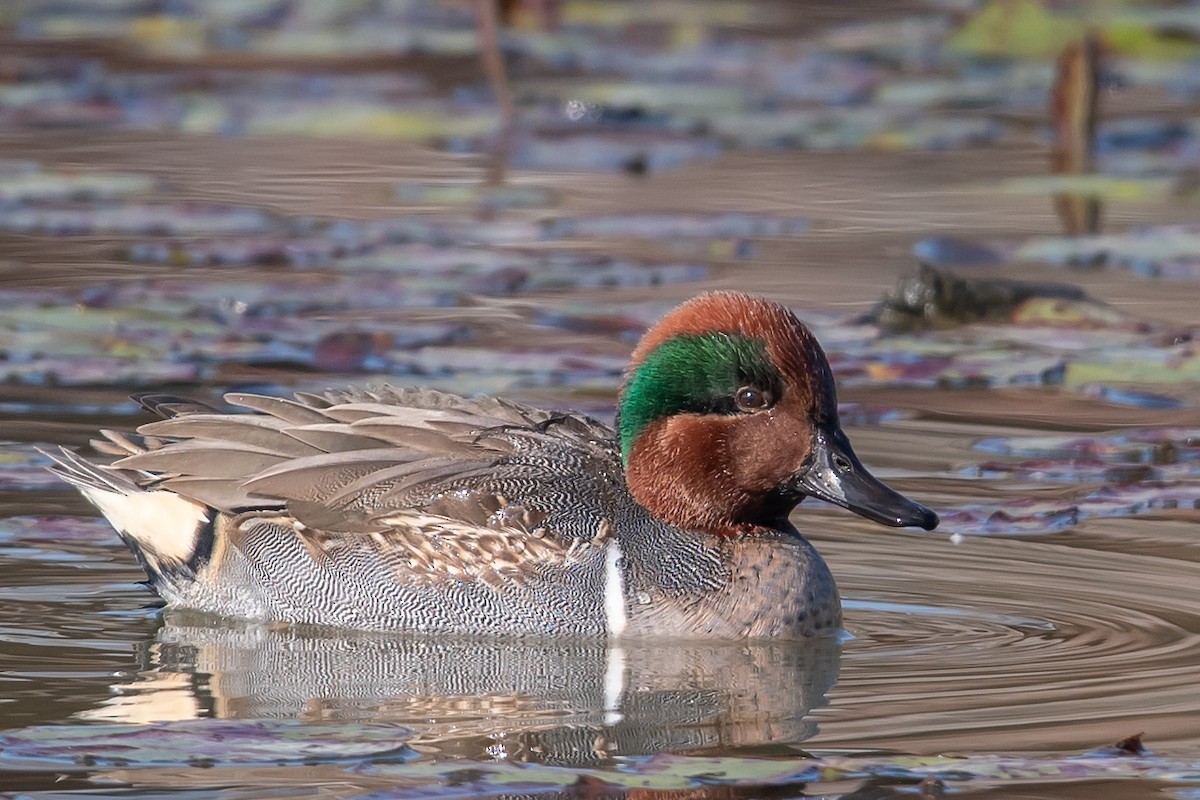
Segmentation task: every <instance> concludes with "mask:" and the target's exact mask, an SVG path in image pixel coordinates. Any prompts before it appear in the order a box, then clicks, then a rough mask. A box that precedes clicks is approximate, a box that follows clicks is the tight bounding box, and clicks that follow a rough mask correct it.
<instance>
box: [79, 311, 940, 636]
mask: <svg viewBox="0 0 1200 800" xmlns="http://www.w3.org/2000/svg"><path fill="white" fill-rule="evenodd" d="M227 399H228V400H229V401H230V402H231V403H234V404H236V405H239V406H242V407H245V408H249V409H252V410H253V411H255V412H256V413H253V414H237V415H235V414H225V413H220V412H216V411H213V410H211V409H208V408H205V407H200V406H196V405H195V404H189V403H186V402H185V401H179V400H177V399H175V398H169V399H165V398H162V397H151V398H144V402H145V404H146V405H147V406H148V407H150V408H152V409H153V410H155V411H158V412H159V413H161V414H162V415H163V416H165V417H168V419H166V420H164V421H160V422H156V423H153V424H150V425H144V426H142V427H141V428H139V433H140V434H141V435H139V436H126V435H121V434H117V433H106V434H105V435H106V436H107V441H105V442H101V443H99V444H100V446H101V449H104V450H106V451H107V452H110V453H113V454H116V455H121V456H123V457H122V458H121V459H120V460H118V461H117V462H116V463H115V464H113V465H112V467H102V466H98V465H95V464H92V463H90V462H88V461H86V460H84V459H82V458H81V457H79V456H77V455H75V454H73V453H70V452H67V451H64V453H63V454H62V455H61V456H60V457H59V458H58V465H57V466H56V471H57V472H58V474H60V475H61V476H62V477H64V478H65V479H66V480H68V481H70V482H72V483H74V484H75V485H76V486H78V487H79V488H80V489H81V490H82V491H83V493H84V495H85V496H87V497H88V499H90V500H91V501H92V502H94V503H95V504H96V505H97V506H98V507H99V508H100V509H101V511H102V512H103V513H104V514H105V516H106V517H108V518H109V520H110V521H111V522H112V523H113V525H114V526H115V527H116V528H117V530H118V531H120V532H121V534H122V536H123V537H124V538H125V540H126V542H128V543H129V545H130V547H131V548H132V549H133V550H134V552H135V553H136V554H137V555H138V556H139V558H140V559H141V560H142V563H143V565H144V566H145V567H146V570H147V572H148V573H149V574H150V577H151V581H152V583H153V585H154V586H155V588H156V589H157V590H158V591H159V592H160V593H161V594H162V595H163V597H164V598H166V599H167V601H168V602H169V603H170V604H172V605H177V606H186V607H194V608H200V609H203V610H209V611H214V612H217V613H221V614H226V615H234V616H244V617H251V618H262V619H273V620H282V621H286V622H296V623H315V624H332V625H340V626H349V627H359V628H369V629H392V630H420V631H441V632H455V633H467V634H583V635H609V636H620V635H622V634H624V635H635V636H636V635H653V636H706V637H725V638H730V637H745V636H749V637H763V636H774V637H779V636H795V635H806V634H812V633H818V632H821V631H828V630H830V629H834V628H836V627H837V626H838V625H839V624H840V621H841V611H840V607H839V603H838V597H837V590H836V588H835V587H834V584H833V579H832V577H831V576H830V574H829V570H828V568H827V567H826V566H825V563H824V561H822V560H821V557H820V555H818V554H817V552H816V551H815V550H814V549H813V547H812V545H810V544H809V543H808V541H807V540H805V539H804V538H803V537H802V536H801V535H800V534H799V533H798V532H797V531H796V529H795V528H794V527H792V525H791V523H789V522H788V520H787V515H788V513H789V512H790V511H791V510H792V509H793V508H794V507H795V505H796V504H797V503H799V502H800V501H801V500H802V499H803V498H804V497H805V496H808V495H813V496H816V497H820V498H823V499H826V500H829V501H831V502H834V503H837V504H839V505H843V506H845V507H847V508H849V509H851V510H853V511H856V512H858V513H860V514H862V515H863V516H866V517H868V518H870V519H873V520H875V521H877V522H882V523H884V524H888V525H920V526H921V527H924V528H927V529H928V528H932V527H934V526H935V525H936V524H937V516H936V515H935V514H934V513H933V512H932V511H930V510H929V509H927V508H925V507H923V506H920V505H918V504H916V503H913V502H912V501H910V500H907V499H905V498H904V497H902V496H900V495H899V494H897V493H896V492H894V491H892V490H891V489H889V488H887V487H886V486H884V485H883V484H882V483H880V482H879V481H877V480H875V478H873V477H872V476H871V475H870V474H869V473H868V472H867V471H866V470H865V469H864V468H863V466H862V464H861V463H859V461H858V458H857V457H856V456H855V455H854V452H853V451H852V450H851V448H850V443H849V442H848V441H847V439H846V436H845V434H844V433H842V430H841V428H840V427H839V425H838V417H837V401H836V399H835V397H834V388H833V379H832V377H831V373H830V369H829V364H828V362H827V361H826V359H825V355H824V353H823V352H822V351H821V348H820V346H819V345H818V344H817V342H816V340H815V339H814V338H813V335H812V334H811V332H809V330H808V329H807V328H806V327H805V326H804V325H803V324H802V323H801V322H800V321H799V320H798V319H796V317H795V315H794V314H792V313H791V312H790V311H788V310H787V309H785V308H783V307H782V306H780V305H777V304H775V303H771V302H769V301H766V300H762V299H759V298H753V297H749V296H747V295H743V294H732V293H714V294H707V295H703V296H701V297H699V298H697V299H695V300H692V301H690V302H688V303H685V304H684V305H682V306H680V307H679V308H677V309H675V310H674V311H673V312H671V313H670V314H668V315H667V316H666V317H665V318H664V319H663V320H661V321H660V322H659V323H658V324H657V325H655V326H654V327H653V328H651V329H650V331H649V332H648V333H647V334H646V335H645V337H644V338H643V339H642V341H641V343H640V344H639V345H638V347H637V349H636V350H635V351H634V353H633V359H632V364H631V366H630V368H629V370H628V374H627V376H626V380H625V384H624V386H623V388H622V390H621V396H620V405H619V416H618V424H617V430H615V431H614V430H611V429H610V428H608V427H607V426H605V425H603V424H601V423H599V422H597V421H595V420H593V419H590V418H587V417H583V416H578V415H573V414H561V415H554V414H550V413H548V412H545V411H539V410H536V409H533V408H529V407H526V406H521V405H517V404H515V403H511V402H506V401H502V400H491V399H482V400H466V399H463V398H460V397H457V396H453V395H447V394H441V393H437V392H432V391H427V390H399V389H390V388H385V389H379V390H374V391H367V390H357V389H351V390H346V391H338V392H329V393H327V394H326V395H325V396H323V397H318V396H313V395H299V396H298V397H297V399H296V400H280V399H277V398H271V397H262V396H256V395H246V394H231V395H229V396H228V398H227Z"/></svg>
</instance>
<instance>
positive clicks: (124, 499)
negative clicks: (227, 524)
mask: <svg viewBox="0 0 1200 800" xmlns="http://www.w3.org/2000/svg"><path fill="white" fill-rule="evenodd" d="M104 435H105V436H106V437H107V441H105V442H97V443H96V444H97V446H98V449H101V450H103V451H106V452H108V453H110V454H112V455H133V454H134V453H138V452H142V451H143V450H144V448H143V447H142V446H141V444H140V443H139V442H138V441H137V437H133V436H126V435H122V434H118V433H115V432H110V431H104ZM43 453H44V454H45V455H46V456H47V457H49V458H50V459H51V460H52V461H53V462H54V464H53V465H52V466H51V467H50V468H49V469H50V471H51V472H53V473H54V474H55V475H57V476H58V477H60V478H62V479H63V480H64V481H66V482H67V483H69V484H71V485H72V486H74V487H75V488H76V489H78V490H79V491H80V493H81V494H82V495H83V496H84V497H86V498H87V499H88V501H89V502H90V503H91V504H92V505H94V506H96V508H98V509H100V513H101V514H103V515H104V517H105V518H106V519H107V520H108V521H109V522H110V523H111V524H112V526H113V527H114V528H116V530H117V533H119V534H120V535H121V538H122V539H123V540H124V541H125V544H127V545H128V546H129V549H130V550H132V551H133V552H134V555H136V556H137V557H138V560H139V561H140V562H141V563H142V566H143V567H144V568H145V570H146V574H147V575H148V576H149V578H150V582H151V583H152V584H153V585H155V586H156V587H160V588H161V586H162V584H163V583H164V582H165V581H168V580H171V579H175V578H179V577H181V573H182V574H183V575H186V576H187V577H188V578H193V577H195V574H196V572H197V570H199V569H200V567H202V566H203V565H204V564H205V563H206V562H207V561H208V559H209V557H210V555H211V553H212V546H213V536H214V525H215V521H216V518H217V514H216V512H215V511H213V510H212V509H210V508H208V507H207V506H205V505H204V504H202V503H198V502H196V501H194V500H189V499H187V498H185V497H181V496H179V495H177V494H175V493H174V492H168V491H164V490H161V489H155V488H154V487H153V484H150V485H146V486H143V485H141V484H140V483H139V482H138V480H137V479H138V478H139V477H143V476H142V473H137V472H133V471H131V470H122V469H114V468H112V467H107V466H104V465H103V464H97V463H94V462H92V461H89V460H87V459H86V458H84V457H83V456H80V455H79V454H78V453H75V452H73V451H71V450H68V449H66V448H65V447H64V448H59V450H58V452H45V451H43ZM145 477H149V476H145Z"/></svg>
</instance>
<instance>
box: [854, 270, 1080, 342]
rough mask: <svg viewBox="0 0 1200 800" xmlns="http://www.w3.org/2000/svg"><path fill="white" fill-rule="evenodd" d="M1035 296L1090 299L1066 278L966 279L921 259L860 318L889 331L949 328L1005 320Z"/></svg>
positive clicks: (1060, 298)
mask: <svg viewBox="0 0 1200 800" xmlns="http://www.w3.org/2000/svg"><path fill="white" fill-rule="evenodd" d="M1035 297H1044V298H1051V299H1055V300H1074V301H1079V300H1088V299H1089V298H1088V296H1087V295H1086V294H1085V293H1084V291H1083V290H1082V289H1080V288H1078V287H1076V286H1071V285H1069V284H1065V283H1049V282H1047V283H1040V282H1039V283H1030V282H1026V281H1014V280H1009V279H1005V278H963V277H960V276H958V275H955V274H953V273H951V272H946V271H944V270H939V269H936V268H934V267H931V266H929V265H928V264H922V265H921V269H920V271H918V272H917V274H916V275H908V276H905V277H902V278H901V279H900V280H899V281H897V283H896V288H894V289H892V290H891V291H890V292H888V293H887V294H886V295H884V297H883V299H882V300H880V301H879V303H878V304H877V305H876V306H875V308H873V309H871V311H870V312H868V313H867V314H866V315H864V316H863V317H862V319H861V320H860V321H861V322H865V323H870V324H874V325H878V326H880V327H881V328H883V329H884V330H886V331H888V332H890V333H908V332H912V331H922V330H928V329H930V328H951V327H954V326H957V325H966V324H968V323H971V322H1007V321H1008V320H1009V319H1011V318H1012V315H1013V312H1014V311H1015V310H1016V309H1017V307H1018V306H1020V305H1021V304H1022V303H1024V302H1025V301H1027V300H1030V299H1032V298H1035Z"/></svg>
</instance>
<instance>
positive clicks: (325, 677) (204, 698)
mask: <svg viewBox="0 0 1200 800" xmlns="http://www.w3.org/2000/svg"><path fill="white" fill-rule="evenodd" d="M839 649H840V645H839V643H838V641H837V640H836V639H832V638H814V639H807V640H800V641H778V642H768V641H762V642H756V641H743V642H737V643H730V642H694V641H691V642H661V641H627V642H620V643H617V642H608V641H604V640H582V639H581V640H575V641H562V640H548V639H546V640H540V641H529V640H516V639H514V640H498V639H464V638H449V637H428V636H408V637H398V636H385V635H378V634H369V633H359V632H346V631H340V630H338V631H334V630H303V629H300V628H297V627H276V626H269V625H254V624H240V625H239V624H236V623H229V622H227V621H224V620H222V621H221V622H220V623H218V624H214V622H213V621H212V619H211V618H206V617H205V616H203V615H200V614H195V613H192V612H182V611H179V612H176V611H171V612H167V614H166V617H165V623H164V625H163V627H162V628H160V629H159V631H158V634H157V636H156V638H155V641H153V642H149V643H147V647H146V649H145V651H144V656H145V661H146V664H145V669H143V670H142V671H140V672H138V673H136V674H134V675H133V677H132V680H130V681H129V682H128V683H124V684H121V685H118V686H114V687H113V688H114V695H113V696H112V697H110V698H109V699H107V700H105V701H104V702H103V703H102V704H101V705H100V706H98V707H95V708H93V709H90V710H88V711H85V712H82V714H81V715H80V716H82V717H84V718H86V719H91V720H105V721H110V722H117V721H121V722H150V721H159V720H176V719H188V718H193V717H210V716H211V717H218V718H223V719H247V720H250V719H264V718H271V719H280V718H298V719H307V720H311V721H314V722H316V721H320V720H337V721H360V722H369V721H379V722H385V721H386V722H389V723H398V724H401V725H404V726H406V727H408V728H410V729H412V731H413V737H412V738H411V739H410V740H409V744H410V745H412V746H413V747H414V748H415V749H417V750H418V751H420V752H423V753H426V754H433V755H440V756H451V757H456V758H467V759H482V760H490V759H494V758H511V759H518V760H529V761H537V762H542V763H548V764H568V765H570V764H588V763H597V762H602V761H604V760H606V759H608V758H610V757H614V756H629V755H644V754H652V753H659V752H680V751H688V752H695V751H704V750H709V749H719V750H720V751H721V752H722V753H724V754H729V753H730V752H731V751H737V750H741V751H743V752H748V751H753V750H756V749H761V748H763V747H764V746H769V745H772V744H780V745H783V744H789V743H795V742H798V741H801V740H803V739H806V738H808V737H810V736H812V735H813V734H814V733H815V732H816V726H815V723H814V722H813V721H812V720H811V719H809V718H808V714H809V712H810V711H811V710H812V709H813V708H815V707H817V706H819V705H822V704H823V703H824V702H825V694H826V692H827V691H828V690H829V689H830V688H831V687H832V686H833V684H834V682H835V681H836V678H837V668H838V656H839Z"/></svg>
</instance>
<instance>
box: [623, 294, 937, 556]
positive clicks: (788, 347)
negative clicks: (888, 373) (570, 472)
mask: <svg viewBox="0 0 1200 800" xmlns="http://www.w3.org/2000/svg"><path fill="white" fill-rule="evenodd" d="M617 428H618V433H619V436H620V446H621V455H622V458H623V459H624V461H625V469H626V477H627V481H628V484H629V489H630V491H631V492H632V493H633V496H634V498H635V499H636V500H637V501H638V502H639V503H641V504H642V505H643V506H645V507H646V508H647V509H649V510H650V511H651V512H652V513H654V514H655V515H656V516H658V517H659V518H660V519H662V520H664V521H666V522H669V523H671V524H673V525H677V526H680V527H684V528H688V529H691V530H698V531H704V532H708V533H712V534H716V535H734V534H738V533H743V532H749V531H753V530H754V529H756V528H780V527H783V526H785V525H786V519H787V516H788V514H789V513H790V512H791V510H792V509H793V508H795V506H796V504H797V503H799V502H800V501H801V500H803V499H804V498H805V497H806V496H810V495H811V496H814V497H820V498H821V499H823V500H828V501H830V502H832V503H836V504H838V505H840V506H843V507H845V508H848V509H850V510H851V511H854V512H856V513H858V514H861V515H862V516H864V517H867V518H868V519H872V520H875V521H876V522H881V523H883V524H885V525H893V526H906V525H917V526H920V527H922V528H925V529H926V530H931V529H932V528H934V527H935V526H936V525H937V521H938V520H937V515H936V514H934V513H933V512H932V511H930V510H929V509H927V508H925V507H924V506H921V505H919V504H917V503H914V502H912V501H911V500H908V499H906V498H904V497H903V496H901V495H899V494H897V493H896V492H894V491H893V490H891V489H889V488H888V487H887V486H885V485H884V484H882V483H880V482H879V481H878V480H876V479H875V478H874V477H873V476H872V475H871V474H870V473H869V472H867V470H866V469H865V468H864V467H863V465H862V463H861V462H860V461H859V460H858V457H857V456H855V455H854V451H853V450H852V449H851V447H850V443H849V441H848V440H847V439H846V435H845V434H844V433H843V432H842V430H841V427H840V425H839V424H838V413H837V397H836V395H835V391H834V385H833V375H832V373H831V371H830V369H829V362H828V361H827V360H826V358H825V353H824V352H823V351H822V350H821V346H820V345H819V344H817V340H816V338H815V337H814V336H813V335H812V332H811V331H809V329H808V328H807V327H805V325H804V324H803V323H802V322H800V320H799V319H797V318H796V315H795V314H793V313H792V312H791V311H789V310H788V309H786V308H784V307H783V306H781V305H779V304H778V303H773V302H771V301H769V300H765V299H763V298H759V297H753V296H750V295H745V294H741V293H733V292H713V293H709V294H704V295H701V296H699V297H697V298H694V299H693V300H690V301H688V302H687V303H684V304H683V305H681V306H679V307H678V308H676V309H675V310H673V311H672V312H670V313H669V314H667V316H665V317H664V318H663V319H661V320H660V321H659V322H658V324H656V325H655V326H654V327H653V328H651V329H650V330H649V331H648V332H647V333H646V335H645V336H644V337H643V338H642V341H641V342H640V343H639V344H638V346H637V349H636V350H634V353H633V357H632V359H631V364H630V367H629V371H628V372H627V374H626V377H625V383H624V385H623V386H622V388H621V395H620V401H619V406H618V420H617Z"/></svg>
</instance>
